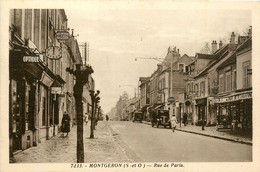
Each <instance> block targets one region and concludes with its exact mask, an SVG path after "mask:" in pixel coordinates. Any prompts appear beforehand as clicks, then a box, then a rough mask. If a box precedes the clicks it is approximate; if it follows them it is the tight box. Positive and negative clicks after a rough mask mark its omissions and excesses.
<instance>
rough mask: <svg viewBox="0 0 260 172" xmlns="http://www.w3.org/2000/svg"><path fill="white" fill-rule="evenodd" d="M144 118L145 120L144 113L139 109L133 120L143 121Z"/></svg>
mask: <svg viewBox="0 0 260 172" xmlns="http://www.w3.org/2000/svg"><path fill="white" fill-rule="evenodd" d="M142 120H143V113H142V112H139V111H137V112H135V113H134V116H133V120H132V121H133V122H135V121H139V122H142Z"/></svg>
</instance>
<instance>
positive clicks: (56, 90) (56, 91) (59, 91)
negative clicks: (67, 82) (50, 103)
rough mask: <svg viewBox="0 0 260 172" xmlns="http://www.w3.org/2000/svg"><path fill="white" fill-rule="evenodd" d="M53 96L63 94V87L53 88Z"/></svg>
mask: <svg viewBox="0 0 260 172" xmlns="http://www.w3.org/2000/svg"><path fill="white" fill-rule="evenodd" d="M51 94H61V87H51Z"/></svg>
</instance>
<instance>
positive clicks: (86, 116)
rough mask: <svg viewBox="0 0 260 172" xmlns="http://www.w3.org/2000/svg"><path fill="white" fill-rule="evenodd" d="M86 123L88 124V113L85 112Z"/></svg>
mask: <svg viewBox="0 0 260 172" xmlns="http://www.w3.org/2000/svg"><path fill="white" fill-rule="evenodd" d="M84 117H85V123H86V125H87V124H88V113H85V116H84Z"/></svg>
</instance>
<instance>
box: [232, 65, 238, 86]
mask: <svg viewBox="0 0 260 172" xmlns="http://www.w3.org/2000/svg"><path fill="white" fill-rule="evenodd" d="M236 88H237V71H236V70H234V72H233V75H232V89H233V90H236Z"/></svg>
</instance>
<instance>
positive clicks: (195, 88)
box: [194, 84, 198, 96]
mask: <svg viewBox="0 0 260 172" xmlns="http://www.w3.org/2000/svg"><path fill="white" fill-rule="evenodd" d="M194 92H195V95H196V96H197V95H198V84H195V85H194Z"/></svg>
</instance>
